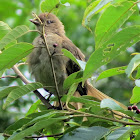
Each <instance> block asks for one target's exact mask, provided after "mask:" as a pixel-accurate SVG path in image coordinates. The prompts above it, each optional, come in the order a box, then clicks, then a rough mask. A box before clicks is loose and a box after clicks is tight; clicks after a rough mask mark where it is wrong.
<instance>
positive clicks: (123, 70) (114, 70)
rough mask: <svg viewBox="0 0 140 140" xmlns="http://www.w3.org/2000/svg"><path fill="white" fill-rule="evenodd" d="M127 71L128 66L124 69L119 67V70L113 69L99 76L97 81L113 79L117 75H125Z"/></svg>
mask: <svg viewBox="0 0 140 140" xmlns="http://www.w3.org/2000/svg"><path fill="white" fill-rule="evenodd" d="M125 69H126V66H123V67H117V68H113V69H109V70H106V71H103V72H102V73H101V74H100V75H99V76H98V78H97V81H98V80H100V79H103V78H107V77H111V76H115V75H119V74H122V73H125Z"/></svg>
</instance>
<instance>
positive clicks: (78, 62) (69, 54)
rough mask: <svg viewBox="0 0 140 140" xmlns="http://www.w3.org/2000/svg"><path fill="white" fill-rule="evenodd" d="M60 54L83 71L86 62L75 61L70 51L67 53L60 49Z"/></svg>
mask: <svg viewBox="0 0 140 140" xmlns="http://www.w3.org/2000/svg"><path fill="white" fill-rule="evenodd" d="M62 52H63V54H64V55H65V56H67V57H68V58H70V59H71V60H72V61H73V62H75V63H76V64H77V65H78V66H79V67H80V68H81V69H82V70H84V69H85V65H86V62H84V61H81V60H78V59H76V58H75V56H74V55H73V54H72V53H71V52H70V51H68V50H66V49H62Z"/></svg>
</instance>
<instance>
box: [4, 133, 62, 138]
mask: <svg viewBox="0 0 140 140" xmlns="http://www.w3.org/2000/svg"><path fill="white" fill-rule="evenodd" d="M61 135H63V133H59V134H54V135H41V136H27V137H24V138H26V139H31V138H45V137H46V138H47V137H48V138H49V137H58V136H61ZM3 136H4V137H10V136H11V135H9V134H3Z"/></svg>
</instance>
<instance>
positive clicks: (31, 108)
mask: <svg viewBox="0 0 140 140" xmlns="http://www.w3.org/2000/svg"><path fill="white" fill-rule="evenodd" d="M40 103H41V100H38V101H36V102H35V103H33V104H32V106H31V107H30V109H29V110H28V112H27V113H26V116H28V115H30V114H32V113H35V111H36V110H37V108H38V105H39V104H40Z"/></svg>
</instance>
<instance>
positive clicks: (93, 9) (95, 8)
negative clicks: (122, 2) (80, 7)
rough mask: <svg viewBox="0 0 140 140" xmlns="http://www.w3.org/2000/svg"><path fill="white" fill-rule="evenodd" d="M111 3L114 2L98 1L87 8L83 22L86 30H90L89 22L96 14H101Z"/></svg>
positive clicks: (107, 0) (109, 0)
mask: <svg viewBox="0 0 140 140" xmlns="http://www.w3.org/2000/svg"><path fill="white" fill-rule="evenodd" d="M111 1H113V0H96V1H94V2H92V3H91V4H90V5H89V6H88V7H87V8H86V10H85V12H84V17H83V20H82V25H83V26H85V27H86V28H88V27H87V25H88V22H89V21H90V19H91V17H92V16H93V15H94V14H97V13H99V12H100V11H101V10H103V9H104V8H105V7H107V6H108V5H109V3H110V2H111ZM88 29H89V28H88ZM89 30H90V29H89Z"/></svg>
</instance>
